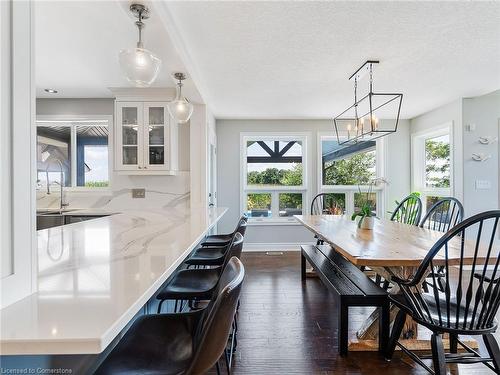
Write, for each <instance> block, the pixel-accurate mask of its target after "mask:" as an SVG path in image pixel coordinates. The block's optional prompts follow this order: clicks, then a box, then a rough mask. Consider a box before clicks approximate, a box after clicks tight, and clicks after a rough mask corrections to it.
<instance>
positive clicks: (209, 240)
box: [201, 215, 248, 247]
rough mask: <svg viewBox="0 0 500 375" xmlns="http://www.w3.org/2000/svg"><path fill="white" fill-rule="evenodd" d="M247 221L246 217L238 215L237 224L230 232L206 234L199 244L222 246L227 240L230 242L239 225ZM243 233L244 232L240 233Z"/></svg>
mask: <svg viewBox="0 0 500 375" xmlns="http://www.w3.org/2000/svg"><path fill="white" fill-rule="evenodd" d="M247 221H248V218H247V217H246V216H245V215H243V216H242V217H240V219H239V220H238V224H237V225H236V228H235V229H234V231H233V232H232V233H227V234H212V235H210V236H207V237H206V238H205V239H204V240H203V242H202V243H201V246H215V247H223V246H226V245H227V244H228V243H229V242H231V240H232V238H233V236H234V234H235V233H236V232H239V231H240V226H241V225H242V223H245V224H246V222H247ZM242 234H244V233H242Z"/></svg>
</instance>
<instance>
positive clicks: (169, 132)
mask: <svg viewBox="0 0 500 375" xmlns="http://www.w3.org/2000/svg"><path fill="white" fill-rule="evenodd" d="M115 109H116V137H115V139H116V154H115V160H116V162H115V169H116V170H117V171H121V172H123V173H125V174H173V173H174V172H175V170H176V169H177V145H176V140H177V136H176V130H177V129H176V127H175V126H171V125H170V118H169V114H168V111H167V103H166V102H120V101H117V102H116V106H115Z"/></svg>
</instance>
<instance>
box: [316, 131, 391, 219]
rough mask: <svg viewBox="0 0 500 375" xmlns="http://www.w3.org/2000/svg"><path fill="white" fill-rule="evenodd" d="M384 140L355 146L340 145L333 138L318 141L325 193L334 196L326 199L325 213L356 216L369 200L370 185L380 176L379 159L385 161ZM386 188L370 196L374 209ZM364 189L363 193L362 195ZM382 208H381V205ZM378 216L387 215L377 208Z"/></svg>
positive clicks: (379, 188)
mask: <svg viewBox="0 0 500 375" xmlns="http://www.w3.org/2000/svg"><path fill="white" fill-rule="evenodd" d="M377 142H380V141H368V142H363V143H360V144H357V145H354V146H349V147H343V146H339V144H338V141H337V138H336V137H333V136H331V135H321V134H320V135H319V138H318V145H319V147H318V160H319V163H318V173H319V185H320V186H321V192H322V193H331V197H329V200H328V199H325V200H324V205H327V203H328V202H329V203H328V207H324V208H323V211H325V210H327V211H328V212H330V213H332V214H342V213H346V214H349V215H350V214H352V213H353V212H355V210H357V209H358V208H359V206H360V204H361V200H363V199H366V194H365V192H366V191H367V189H368V185H369V184H370V182H371V181H373V180H374V179H375V178H377V177H379V176H380V172H379V169H378V168H377V159H380V158H381V149H382V148H381V147H380V146H378V143H377ZM382 189H383V187H382V186H379V187H374V192H373V193H371V194H370V196H369V197H368V198H369V200H370V201H371V202H372V204H373V207H374V208H377V201H380V196H381V190H382ZM359 190H361V192H362V194H360V193H359ZM379 206H380V205H379ZM376 212H377V214H378V215H380V214H381V213H382V212H383V209H382V207H378V208H377V211H376Z"/></svg>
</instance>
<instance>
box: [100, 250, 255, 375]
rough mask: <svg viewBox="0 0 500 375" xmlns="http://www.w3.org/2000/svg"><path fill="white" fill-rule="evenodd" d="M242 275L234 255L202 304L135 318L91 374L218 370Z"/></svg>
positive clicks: (197, 373) (167, 374)
mask: <svg viewBox="0 0 500 375" xmlns="http://www.w3.org/2000/svg"><path fill="white" fill-rule="evenodd" d="M244 277H245V268H244V267H243V264H242V263H241V261H240V260H239V259H237V258H236V257H233V258H231V259H230V260H229V261H228V263H227V265H226V268H225V269H224V272H223V273H222V275H221V279H220V283H219V285H218V287H217V289H216V293H214V297H213V298H212V300H211V301H210V303H209V305H208V306H207V307H206V308H205V309H202V310H197V311H190V312H186V313H177V314H154V315H143V316H141V317H139V318H137V320H136V321H135V322H134V323H133V324H132V326H131V327H130V329H129V330H128V331H127V333H125V335H124V336H123V337H122V339H121V340H120V342H119V343H118V344H117V345H116V347H115V348H114V349H113V350H112V352H111V353H110V354H109V355H108V357H107V358H106V359H105V360H104V361H103V363H102V364H101V365H100V367H99V368H98V369H97V371H96V372H95V374H96V375H113V374H116V375H118V374H151V375H153V374H154V375H160V374H161V375H174V374H175V375H181V374H183V375H201V374H205V373H206V372H207V371H208V370H210V369H211V368H212V367H213V366H214V365H217V372H218V373H219V366H218V361H219V358H220V357H221V356H222V355H223V354H224V351H225V349H226V345H227V342H228V337H229V332H230V330H231V328H232V324H233V318H234V314H235V312H236V306H237V303H238V299H239V296H240V291H241V285H242V283H243V279H244Z"/></svg>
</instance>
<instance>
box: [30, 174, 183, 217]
mask: <svg viewBox="0 0 500 375" xmlns="http://www.w3.org/2000/svg"><path fill="white" fill-rule="evenodd" d="M134 188H143V189H145V190H146V196H145V197H144V198H132V189H134ZM65 196H66V201H67V202H69V206H68V207H67V209H69V210H71V209H87V208H102V209H110V210H122V209H148V208H163V207H189V172H179V174H178V175H176V176H116V177H115V178H114V179H113V184H112V186H111V188H110V189H106V190H98V189H95V190H76V189H71V188H67V189H65ZM36 199H37V209H47V208H59V201H60V195H59V189H58V187H57V186H54V187H53V188H52V191H51V193H50V194H47V192H46V191H45V189H40V190H37V192H36Z"/></svg>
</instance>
